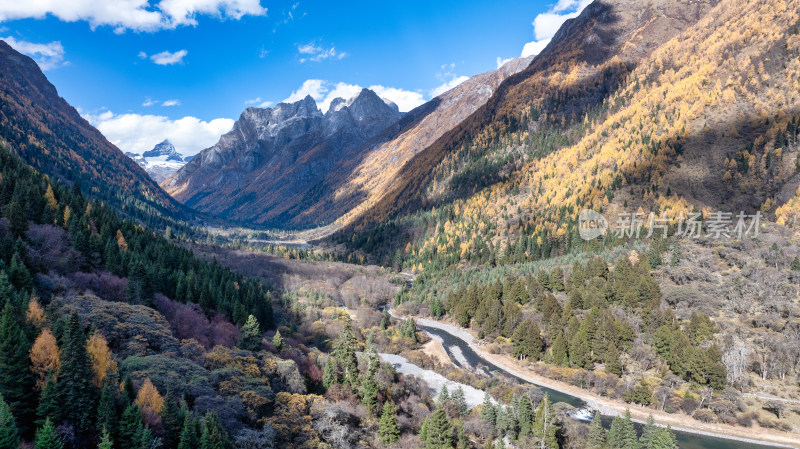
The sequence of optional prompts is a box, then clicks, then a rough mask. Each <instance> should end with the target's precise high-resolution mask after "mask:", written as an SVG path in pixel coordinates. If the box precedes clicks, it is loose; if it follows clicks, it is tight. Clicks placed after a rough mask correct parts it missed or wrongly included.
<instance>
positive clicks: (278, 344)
mask: <svg viewBox="0 0 800 449" xmlns="http://www.w3.org/2000/svg"><path fill="white" fill-rule="evenodd" d="M272 346H275V349H277V350H278V351H279V352H280V350H281V349H283V337H282V336H281V331H279V330H278V331H276V332H275V336H274V337H272Z"/></svg>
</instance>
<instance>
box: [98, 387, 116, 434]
mask: <svg viewBox="0 0 800 449" xmlns="http://www.w3.org/2000/svg"><path fill="white" fill-rule="evenodd" d="M117 419H118V418H117V404H116V401H115V400H114V388H113V386H112V384H111V382H108V381H106V383H105V385H103V390H102V392H101V393H100V402H99V403H98V404H97V425H96V428H98V429H105V430H106V431H107V432H108V433H109V437H110V438H112V439H114V438H116V436H117V435H116V432H115V430H116V429H117V424H118V421H117Z"/></svg>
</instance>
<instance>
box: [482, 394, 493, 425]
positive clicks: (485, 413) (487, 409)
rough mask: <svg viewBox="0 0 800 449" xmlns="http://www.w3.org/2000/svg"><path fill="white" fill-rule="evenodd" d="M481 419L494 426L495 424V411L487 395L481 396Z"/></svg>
mask: <svg viewBox="0 0 800 449" xmlns="http://www.w3.org/2000/svg"><path fill="white" fill-rule="evenodd" d="M481 419H483V420H484V421H486V422H487V423H489V424H491V425H492V426H494V425H495V424H497V409H496V408H495V406H494V404H492V399H491V397H490V396H489V393H484V394H483V407H482V408H481Z"/></svg>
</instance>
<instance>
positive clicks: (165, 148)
mask: <svg viewBox="0 0 800 449" xmlns="http://www.w3.org/2000/svg"><path fill="white" fill-rule="evenodd" d="M142 157H144V158H149V157H165V158H166V160H168V161H175V162H184V159H183V155H181V154H180V153H178V151H177V150H175V146H174V145H172V142H170V141H169V139H164V140H162V141H161V142H160V143H158V144H156V146H154V147H153V149H152V150H149V151H145V152H144V153H143V154H142Z"/></svg>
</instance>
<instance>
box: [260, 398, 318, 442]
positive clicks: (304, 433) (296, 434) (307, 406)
mask: <svg viewBox="0 0 800 449" xmlns="http://www.w3.org/2000/svg"><path fill="white" fill-rule="evenodd" d="M316 400H322V398H320V397H318V396H312V395H302V394H292V393H286V392H280V393H278V394H277V395H275V413H274V414H273V416H272V417H271V418H269V419H268V420H267V422H268V423H269V424H271V425H272V427H273V428H274V429H275V432H277V434H278V436H279V438H280V441H282V442H284V444H285V446H284V447H285V448H287V449H295V448H305V447H309V448H310V447H317V446H316V444H315V443H318V442H319V441H317V440H318V438H319V437H318V436H317V434H316V432H315V431H314V428H313V427H312V424H313V423H312V419H311V416H310V414H309V412H310V410H311V406H312V404H313V403H314V402H315V401H316Z"/></svg>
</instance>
